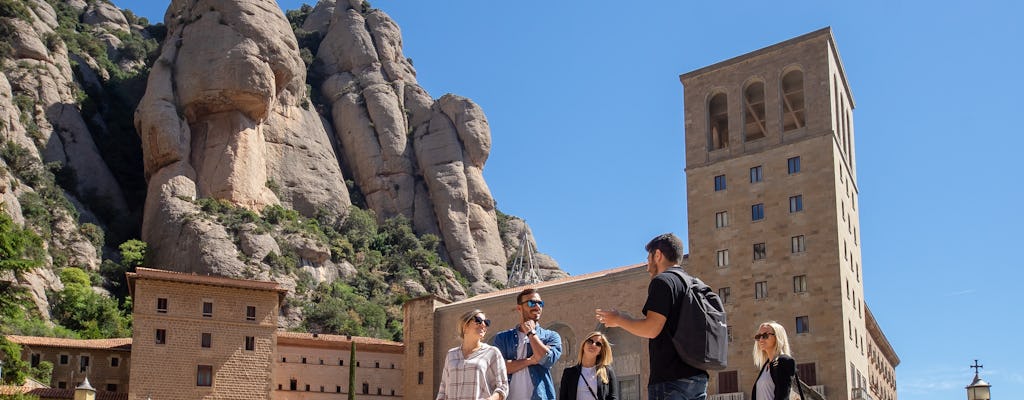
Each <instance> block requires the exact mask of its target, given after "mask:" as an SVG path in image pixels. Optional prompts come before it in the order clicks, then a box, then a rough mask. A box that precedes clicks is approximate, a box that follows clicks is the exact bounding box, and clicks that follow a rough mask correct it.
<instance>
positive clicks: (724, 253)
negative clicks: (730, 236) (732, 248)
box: [715, 249, 729, 267]
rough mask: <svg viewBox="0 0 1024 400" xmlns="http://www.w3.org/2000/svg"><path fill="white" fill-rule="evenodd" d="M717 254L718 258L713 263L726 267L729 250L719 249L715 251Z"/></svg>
mask: <svg viewBox="0 0 1024 400" xmlns="http://www.w3.org/2000/svg"><path fill="white" fill-rule="evenodd" d="M717 255H718V259H717V261H716V262H715V265H718V266H719V267H727V266H729V250H728V249H726V250H719V251H718V252H717Z"/></svg>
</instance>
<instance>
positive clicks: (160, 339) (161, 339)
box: [156, 329, 167, 344]
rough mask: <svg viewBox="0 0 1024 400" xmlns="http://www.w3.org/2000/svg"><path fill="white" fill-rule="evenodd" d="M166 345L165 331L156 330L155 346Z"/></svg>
mask: <svg viewBox="0 0 1024 400" xmlns="http://www.w3.org/2000/svg"><path fill="white" fill-rule="evenodd" d="M166 343H167V330H166V329H157V330H156V344H166Z"/></svg>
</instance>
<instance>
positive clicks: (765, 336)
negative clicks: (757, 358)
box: [754, 332, 775, 340]
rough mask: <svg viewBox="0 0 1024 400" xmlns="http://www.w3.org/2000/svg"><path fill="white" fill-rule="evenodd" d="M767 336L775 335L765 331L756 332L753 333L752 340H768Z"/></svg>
mask: <svg viewBox="0 0 1024 400" xmlns="http://www.w3.org/2000/svg"><path fill="white" fill-rule="evenodd" d="M768 336H775V334H774V333H767V332H765V333H758V334H756V335H754V340H761V339H764V340H768Z"/></svg>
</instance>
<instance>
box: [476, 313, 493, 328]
mask: <svg viewBox="0 0 1024 400" xmlns="http://www.w3.org/2000/svg"><path fill="white" fill-rule="evenodd" d="M473 322H476V323H477V324H478V325H483V326H486V327H490V326H491V320H489V319H483V318H480V316H475V317H473Z"/></svg>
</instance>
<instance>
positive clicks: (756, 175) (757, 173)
mask: <svg viewBox="0 0 1024 400" xmlns="http://www.w3.org/2000/svg"><path fill="white" fill-rule="evenodd" d="M763 180H764V169H763V168H761V166H760V165H758V166H756V167H753V168H751V169H750V183H757V182H761V181H763Z"/></svg>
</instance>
